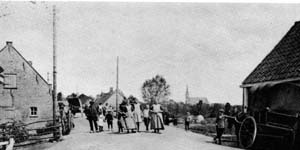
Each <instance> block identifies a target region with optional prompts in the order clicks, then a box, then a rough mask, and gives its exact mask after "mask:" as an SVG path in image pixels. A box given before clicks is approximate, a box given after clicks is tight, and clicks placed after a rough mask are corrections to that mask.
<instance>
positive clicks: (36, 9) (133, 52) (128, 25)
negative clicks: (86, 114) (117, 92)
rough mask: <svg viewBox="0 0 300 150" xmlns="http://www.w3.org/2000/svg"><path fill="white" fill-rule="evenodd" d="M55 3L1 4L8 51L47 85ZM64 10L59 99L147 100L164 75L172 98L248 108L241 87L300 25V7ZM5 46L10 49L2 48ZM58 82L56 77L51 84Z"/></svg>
mask: <svg viewBox="0 0 300 150" xmlns="http://www.w3.org/2000/svg"><path fill="white" fill-rule="evenodd" d="M51 5H52V3H47V2H46V3H42V2H37V3H31V2H1V3H0V42H1V43H2V44H1V43H0V47H4V46H5V42H6V41H9V40H10V41H13V45H14V47H15V48H16V49H17V50H19V52H20V53H21V54H22V55H23V56H24V57H25V58H26V59H27V60H31V61H33V66H34V67H35V68H36V69H37V70H38V71H39V73H40V74H41V75H42V76H43V77H44V78H45V79H47V72H50V73H52V16H51V15H52V14H51V13H52V8H51ZM56 6H57V18H58V19H57V54H58V62H57V65H58V66H57V67H58V75H57V77H58V91H62V92H63V93H64V95H68V94H70V93H72V92H79V93H85V94H87V95H93V96H95V95H96V94H99V93H101V91H103V92H107V91H108V90H109V87H111V86H113V87H115V84H116V57H117V56H119V57H120V81H119V83H120V85H119V87H120V89H121V90H122V91H123V92H124V93H125V95H126V96H129V95H131V94H132V95H134V96H137V97H138V98H141V86H142V84H143V82H144V81H145V80H146V79H150V78H152V77H153V76H155V75H156V74H160V75H162V76H164V77H165V78H166V80H167V82H168V83H169V84H170V86H171V96H170V98H172V99H174V100H176V101H184V99H185V91H186V86H187V85H188V87H189V91H190V95H191V96H194V97H207V98H208V100H209V101H210V102H221V103H225V102H230V103H233V104H241V103H242V90H241V88H239V85H241V82H242V81H243V80H244V79H245V78H246V76H247V75H248V74H249V73H250V72H251V71H252V70H253V69H254V68H255V67H256V66H257V65H258V63H259V62H260V61H261V60H262V59H263V58H264V57H265V56H266V55H267V54H268V53H269V52H270V51H271V50H272V48H273V47H274V46H275V45H276V44H277V43H278V41H279V40H280V39H281V38H282V37H283V36H284V34H285V33H286V32H287V31H288V30H289V28H290V27H291V26H293V24H294V22H295V21H298V20H300V9H299V6H300V5H299V4H284V5H282V4H217V3H215V4H205V3H106V2H67V3H56ZM1 45H2V46H1ZM50 80H51V82H52V77H51V78H50Z"/></svg>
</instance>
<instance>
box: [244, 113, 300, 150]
mask: <svg viewBox="0 0 300 150" xmlns="http://www.w3.org/2000/svg"><path fill="white" fill-rule="evenodd" d="M299 134H300V132H299V116H298V115H294V116H293V115H287V114H284V113H277V112H272V111H264V112H255V113H253V114H251V115H248V116H247V117H246V118H245V119H244V120H243V121H242V122H241V125H240V130H239V135H238V136H239V142H240V146H241V147H243V148H246V149H250V148H251V149H272V150H273V149H286V150H296V149H299V142H300V138H299Z"/></svg>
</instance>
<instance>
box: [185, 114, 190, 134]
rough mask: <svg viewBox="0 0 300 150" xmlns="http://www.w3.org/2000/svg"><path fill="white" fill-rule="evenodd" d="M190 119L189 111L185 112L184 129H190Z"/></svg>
mask: <svg viewBox="0 0 300 150" xmlns="http://www.w3.org/2000/svg"><path fill="white" fill-rule="evenodd" d="M191 121H192V116H191V114H190V112H187V116H186V118H185V131H188V130H190V122H191Z"/></svg>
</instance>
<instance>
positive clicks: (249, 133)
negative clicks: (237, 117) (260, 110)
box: [239, 116, 257, 148]
mask: <svg viewBox="0 0 300 150" xmlns="http://www.w3.org/2000/svg"><path fill="white" fill-rule="evenodd" d="M256 132H257V127H256V121H255V120H254V118H253V117H251V116H249V117H247V118H245V119H244V121H243V122H242V124H241V127H240V131H239V137H240V145H241V146H242V147H243V148H250V147H251V146H252V145H253V143H254V141H255V138H256Z"/></svg>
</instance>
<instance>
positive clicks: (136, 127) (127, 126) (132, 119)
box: [84, 100, 164, 133]
mask: <svg viewBox="0 0 300 150" xmlns="http://www.w3.org/2000/svg"><path fill="white" fill-rule="evenodd" d="M113 112H114V111H113V108H112V107H111V106H108V104H106V105H105V106H103V105H102V104H101V103H100V104H96V103H95V102H93V101H90V103H89V106H85V108H84V113H85V115H86V117H87V120H88V121H89V125H90V133H94V132H102V131H103V126H104V123H105V122H107V127H108V130H109V131H113V120H114V114H113ZM162 112H163V109H162V108H161V105H160V104H158V103H157V102H156V101H154V102H153V104H152V105H151V106H149V105H148V104H146V105H145V106H144V107H142V106H141V105H140V103H138V102H137V101H136V100H133V101H129V100H124V101H123V102H122V103H121V104H120V105H119V111H118V112H117V113H116V116H115V117H116V118H117V125H118V132H119V133H122V132H124V131H127V133H130V131H131V132H132V133H135V132H140V126H141V124H142V122H144V125H145V128H146V132H148V131H149V129H150V130H153V132H154V133H160V130H164V124H163V117H162Z"/></svg>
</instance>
